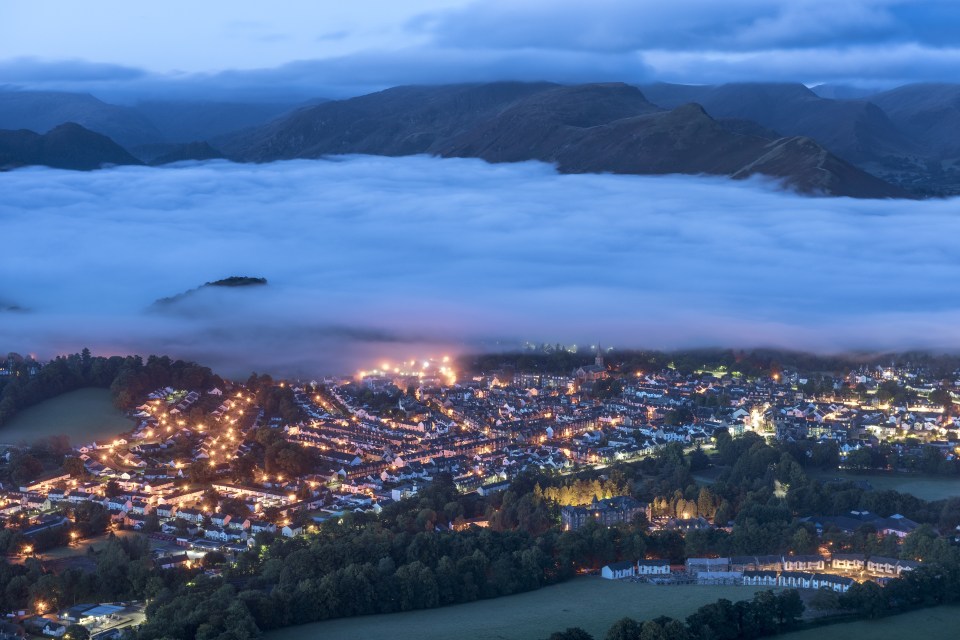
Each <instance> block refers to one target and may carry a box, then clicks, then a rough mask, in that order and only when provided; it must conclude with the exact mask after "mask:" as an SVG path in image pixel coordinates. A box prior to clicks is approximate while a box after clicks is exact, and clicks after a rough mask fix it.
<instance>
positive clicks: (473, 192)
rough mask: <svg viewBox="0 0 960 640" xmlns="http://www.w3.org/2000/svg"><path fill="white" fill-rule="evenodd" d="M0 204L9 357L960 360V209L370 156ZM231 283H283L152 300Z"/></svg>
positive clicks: (99, 184) (326, 367)
mask: <svg viewBox="0 0 960 640" xmlns="http://www.w3.org/2000/svg"><path fill="white" fill-rule="evenodd" d="M0 193H2V194H3V197H2V198H0V228H2V229H3V232H4V259H3V260H2V261H0V302H2V303H3V304H0V307H3V306H10V305H16V306H19V307H21V308H23V309H26V311H0V335H2V336H3V337H4V345H3V348H4V349H6V350H11V349H12V350H17V351H20V352H34V353H36V354H37V355H38V356H39V357H42V358H47V357H50V356H53V355H56V354H58V353H67V352H75V351H78V350H79V349H81V348H83V347H84V346H89V347H90V348H91V349H92V350H93V351H94V352H96V353H106V354H114V353H117V354H126V353H131V352H136V353H141V354H147V353H165V354H169V355H171V356H175V357H183V358H189V359H194V360H196V361H198V362H202V363H204V364H206V365H208V366H212V367H213V368H214V369H215V370H217V371H219V372H220V373H222V374H224V375H237V376H246V375H248V374H249V372H250V371H251V370H258V371H261V372H263V371H270V372H272V373H280V374H287V375H296V376H303V377H308V378H309V377H313V376H317V375H322V374H325V373H350V372H353V371H356V370H359V369H361V368H364V367H366V368H369V367H371V366H376V365H377V364H378V363H379V362H380V361H381V360H382V359H384V358H387V359H393V360H399V359H403V360H406V359H411V358H416V359H421V358H425V357H430V356H440V355H444V354H454V353H457V352H462V351H470V352H473V351H477V350H483V349H501V348H505V347H517V346H519V345H521V344H523V343H524V342H526V341H531V342H535V343H542V342H547V343H551V344H552V343H555V342H561V343H563V344H567V345H569V344H571V343H576V344H580V345H587V344H595V342H596V341H597V340H598V339H599V340H601V341H602V342H603V344H604V345H606V346H610V347H618V348H627V347H640V348H658V349H668V348H680V347H694V346H722V347H758V346H772V347H785V348H790V349H812V350H817V351H825V352H837V351H845V350H850V349H866V350H888V349H893V350H899V349H909V348H928V349H933V350H941V349H947V350H953V351H956V350H958V349H960V300H958V299H957V297H956V296H954V295H950V292H952V291H954V290H955V288H956V286H955V285H956V282H958V281H960V262H958V261H957V260H956V238H957V237H960V218H958V217H957V215H956V202H955V201H950V200H928V201H922V202H912V201H910V202H907V201H876V200H853V199H844V198H809V197H801V196H797V195H793V194H790V193H786V192H783V191H780V190H778V189H776V188H775V185H772V184H769V183H766V182H763V181H761V180H750V181H736V182H734V181H729V180H726V179H723V178H716V179H711V178H702V177H700V178H698V177H690V176H614V175H561V174H558V173H557V172H556V171H555V170H554V168H553V167H552V166H550V165H546V164H541V163H536V162H529V163H519V164H497V165H491V164H487V163H484V162H483V161H480V160H475V159H438V158H429V157H407V158H386V157H369V156H353V157H340V158H337V159H335V160H296V161H287V162H274V163H269V164H260V165H257V164H232V163H229V162H226V161H213V162H208V163H185V164H180V165H174V166H171V167H168V168H159V169H158V168H149V167H118V168H113V169H105V170H100V171H94V172H70V171H60V170H52V169H45V168H28V169H19V170H15V171H10V172H7V173H0ZM904 229H910V233H904ZM951 229H952V231H951ZM232 275H241V276H254V277H264V278H267V280H268V285H267V286H266V287H256V288H247V289H236V290H209V289H207V290H201V291H200V292H199V293H194V294H192V295H190V296H187V297H186V298H184V299H182V300H181V301H180V302H177V303H174V304H171V305H165V306H162V307H160V308H157V307H156V306H154V304H153V303H154V302H155V301H156V300H157V299H159V298H162V297H168V296H173V295H176V294H178V293H182V292H184V291H187V290H190V289H193V288H195V287H198V286H199V285H201V284H203V283H204V282H207V281H212V280H216V279H220V278H224V277H228V276H232Z"/></svg>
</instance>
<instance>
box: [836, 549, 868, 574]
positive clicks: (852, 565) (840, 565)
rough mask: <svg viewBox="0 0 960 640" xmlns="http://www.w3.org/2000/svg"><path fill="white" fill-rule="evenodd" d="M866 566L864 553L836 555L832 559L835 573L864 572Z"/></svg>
mask: <svg viewBox="0 0 960 640" xmlns="http://www.w3.org/2000/svg"><path fill="white" fill-rule="evenodd" d="M866 564H867V560H866V556H864V555H863V554H862V553H835V554H833V556H832V557H831V559H830V567H831V568H832V569H834V570H835V571H863V568H864V567H865V566H866Z"/></svg>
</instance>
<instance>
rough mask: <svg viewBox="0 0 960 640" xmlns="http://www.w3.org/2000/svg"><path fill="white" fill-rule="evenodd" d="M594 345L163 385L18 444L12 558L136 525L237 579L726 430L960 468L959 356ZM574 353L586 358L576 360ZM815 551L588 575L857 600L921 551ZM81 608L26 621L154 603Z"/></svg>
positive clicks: (681, 527) (2, 505)
mask: <svg viewBox="0 0 960 640" xmlns="http://www.w3.org/2000/svg"><path fill="white" fill-rule="evenodd" d="M588 354H589V355H588V358H589V359H587V358H585V357H584V356H583V354H582V353H581V354H580V355H579V356H578V355H577V354H576V353H575V352H574V351H573V350H572V349H566V348H559V347H558V348H556V349H554V348H547V349H540V350H538V351H537V352H536V353H535V354H534V355H535V357H534V358H533V359H534V360H535V361H536V362H537V363H538V364H537V365H536V366H530V367H525V366H523V364H522V363H520V362H519V361H521V360H523V359H522V358H520V359H518V361H517V362H514V361H511V359H510V358H509V357H507V356H503V357H490V358H488V360H489V362H490V363H492V364H493V366H492V367H490V368H489V369H486V368H484V367H485V366H486V365H484V364H483V359H481V360H480V361H479V362H476V361H475V362H472V363H471V362H470V360H469V358H457V359H454V358H450V357H447V356H443V357H436V358H426V359H411V360H407V361H404V362H382V363H377V366H375V367H373V368H370V369H366V370H363V371H359V372H356V373H354V374H352V375H349V376H344V377H328V378H323V379H320V380H309V381H303V380H282V381H275V380H273V379H272V378H270V377H269V376H257V375H256V374H254V375H253V376H251V378H250V379H249V380H247V381H245V382H239V381H228V380H224V379H221V378H219V377H215V378H211V377H210V376H194V378H195V379H196V380H197V384H195V385H193V386H185V385H180V386H175V385H166V386H162V387H156V388H151V389H148V390H147V391H146V392H145V393H142V394H141V395H140V396H138V397H135V398H130V399H129V400H130V404H131V406H130V408H129V410H128V412H127V414H128V416H129V417H130V418H131V422H130V424H131V428H130V429H129V430H128V431H126V432H124V433H118V434H116V436H115V437H113V438H112V439H109V440H103V441H95V442H82V441H81V442H76V443H70V445H69V447H66V448H65V450H64V451H62V454H63V456H62V460H63V463H62V466H60V467H58V468H50V465H49V464H45V463H44V460H43V459H42V456H40V455H35V451H34V449H35V448H36V445H33V446H31V445H29V444H25V443H8V444H6V445H3V451H2V456H3V457H2V461H3V463H4V466H3V467H0V470H2V471H3V473H4V474H5V477H6V478H7V480H6V481H4V482H3V485H2V492H0V517H2V518H3V521H4V529H3V531H2V533H3V534H4V535H5V537H4V538H3V546H4V547H5V548H6V551H7V554H8V561H10V562H13V563H23V562H26V561H28V560H31V559H33V558H40V559H42V558H44V553H45V552H46V551H47V550H49V549H53V548H56V547H58V546H66V547H69V546H70V545H77V544H79V543H81V542H83V540H84V539H86V538H92V537H95V536H102V535H111V536H113V535H117V534H120V535H126V536H130V535H134V536H141V537H143V538H146V539H147V540H149V546H150V553H151V558H152V562H153V563H154V565H155V567H157V568H158V569H162V570H166V569H177V568H201V569H203V570H205V571H206V572H207V573H209V574H211V575H217V574H219V573H220V572H222V571H223V568H224V567H225V566H228V565H229V564H230V562H232V561H233V560H234V559H236V558H238V557H239V556H240V555H241V554H243V553H244V552H245V551H247V550H249V549H254V550H256V549H258V548H260V547H261V546H263V545H268V544H270V542H271V541H272V540H274V539H277V538H280V539H294V538H297V537H301V536H305V535H310V534H311V533H314V532H317V531H318V530H320V529H321V528H322V527H323V526H324V525H325V524H326V523H331V522H332V523H339V522H342V521H343V520H344V518H345V517H347V516H350V517H353V518H356V517H373V518H376V517H377V515H378V514H380V513H381V512H382V511H383V510H384V509H385V508H387V507H388V506H389V505H391V504H394V503H398V502H402V501H404V500H408V499H410V498H413V497H415V496H418V494H419V493H421V492H423V491H424V490H425V488H427V487H429V486H430V484H431V483H432V482H433V481H434V479H435V478H437V477H438V476H441V475H442V476H444V477H446V478H450V479H451V480H452V483H453V485H454V486H455V488H456V490H457V491H458V492H459V493H461V494H465V495H469V494H473V495H476V496H481V497H484V496H486V497H489V496H495V495H496V494H498V493H501V492H504V491H506V490H508V489H509V488H510V486H511V483H512V482H514V481H515V480H516V479H517V478H518V477H521V476H523V475H524V474H531V473H534V474H541V475H544V476H545V477H548V476H549V477H570V478H574V477H577V475H578V474H582V473H583V472H585V471H590V472H594V473H600V474H603V472H604V470H607V469H613V468H615V467H616V466H617V465H620V464H630V463H635V462H640V461H643V460H646V459H650V458H655V457H656V456H658V455H659V453H660V452H663V451H665V450H667V449H672V450H679V451H681V452H683V454H684V455H687V456H690V458H691V460H698V461H699V463H698V468H700V469H701V470H702V471H704V472H705V473H707V474H709V470H710V467H711V466H713V461H714V458H715V456H716V451H717V450H718V446H719V444H718V441H719V440H721V439H726V440H727V441H729V440H730V439H734V440H736V439H741V438H746V437H747V436H749V437H752V438H757V439H761V440H763V441H765V442H770V443H779V444H780V445H782V446H791V445H795V444H797V443H812V444H816V445H817V447H818V449H817V451H818V452H827V454H826V455H829V456H834V458H835V469H837V471H838V472H840V471H856V470H862V471H867V470H875V471H876V470H883V471H886V472H890V473H907V472H910V473H919V472H922V473H925V474H933V475H935V474H941V475H952V474H955V473H956V472H957V470H958V468H960V467H958V460H957V450H958V444H960V419H958V418H957V417H956V416H955V415H954V411H953V410H952V409H953V404H952V403H953V401H954V400H957V399H960V370H958V369H953V370H950V371H947V372H944V371H943V370H940V369H936V370H935V369H934V368H933V367H932V366H931V365H930V363H929V362H921V363H916V364H914V363H911V362H907V361H901V362H899V363H891V364H889V365H877V364H871V365H860V366H855V367H849V368H847V369H846V370H845V371H844V372H843V375H842V376H838V377H833V376H831V375H828V374H825V373H822V372H815V371H803V370H800V369H798V368H796V367H791V366H786V365H782V366H781V365H779V364H776V363H773V364H770V363H767V366H764V367H760V368H756V367H755V370H754V371H750V372H745V371H740V370H737V369H736V365H735V364H720V365H718V364H716V363H715V362H714V363H706V362H705V363H704V367H701V368H696V369H694V368H692V367H688V366H687V367H679V366H677V364H676V363H674V362H671V361H668V360H663V362H660V361H659V360H657V359H656V358H651V359H648V361H644V360H643V359H642V358H641V359H638V358H637V357H636V356H635V355H633V354H621V353H618V352H616V351H613V350H609V349H608V350H604V349H603V348H602V347H601V346H599V345H597V346H594V347H592V348H591V349H589V351H588ZM83 357H84V358H88V356H87V355H86V354H85V355H84V356H83ZM528 359H529V358H528ZM55 362H57V361H55ZM151 362H153V361H151ZM568 362H572V363H574V364H573V366H568V367H567V368H565V369H564V368H562V367H563V366H565V365H564V363H568ZM166 363H167V365H166V366H174V365H169V360H167V361H166ZM544 363H547V364H546V365H545V364H544ZM149 365H150V363H148V367H149ZM51 366H54V365H53V364H42V363H39V362H37V361H35V360H33V359H31V358H22V357H20V356H16V355H15V354H11V355H10V356H9V357H8V358H7V359H6V360H2V361H0V381H3V380H7V381H10V380H12V379H14V378H16V379H19V380H29V379H31V378H35V377H39V376H42V375H43V371H44V369H46V368H47V367H51ZM57 366H61V365H57ZM63 366H66V365H63ZM708 366H712V367H713V368H707V367H708ZM684 368H686V369H687V370H686V371H684V370H683V369H684ZM941 369H942V367H941ZM189 377H190V376H186V375H184V376H183V378H184V379H186V378H189ZM211 381H212V382H211ZM2 433H3V431H2V429H0V440H3V437H2ZM61 445H62V443H61ZM691 469H694V465H693V463H691ZM600 478H601V479H603V478H606V476H604V475H600ZM708 481H709V479H708ZM784 484H785V483H784ZM593 486H594V487H602V486H603V485H600V484H594V485H593ZM706 486H708V484H707V485H706ZM778 486H779V481H778ZM539 490H540V489H539V485H538V491H539ZM782 490H783V491H784V492H786V491H788V487H786V486H784V487H783V488H782ZM548 491H549V490H545V495H547V492H548ZM548 497H552V498H553V502H554V503H556V504H557V505H558V506H559V507H560V511H559V516H560V517H559V519H558V521H557V523H556V524H558V525H559V526H560V528H561V530H562V531H576V530H577V529H580V528H581V527H584V526H586V525H587V524H588V523H599V524H601V525H603V526H608V527H609V526H612V525H614V524H617V523H631V522H635V521H637V518H638V517H639V518H640V520H641V521H642V522H644V523H645V526H647V527H649V528H650V530H651V531H658V530H659V531H665V532H667V531H669V532H676V533H678V534H680V535H681V536H684V535H689V533H690V532H700V533H703V532H705V531H711V530H717V531H731V530H732V528H733V527H734V526H735V525H734V523H733V517H732V516H733V514H729V513H728V514H724V513H722V511H723V508H722V506H720V505H718V504H717V502H711V501H710V499H709V498H708V499H707V500H706V503H704V501H703V500H700V501H694V500H683V499H681V500H679V501H678V500H676V499H674V500H671V499H670V497H669V496H650V497H649V501H647V502H642V501H639V500H637V499H636V498H634V497H631V496H629V495H615V494H612V493H611V491H610V490H608V489H600V490H599V492H594V493H592V494H590V492H589V491H586V492H577V495H573V493H572V492H568V494H567V495H560V493H559V492H558V491H556V490H555V491H554V493H553V494H549V495H548ZM701 497H702V492H701ZM461 511H462V509H461ZM471 515H472V516H473V517H471ZM800 519H801V520H802V521H803V522H804V523H806V525H808V526H809V527H812V529H811V530H814V531H816V533H817V535H818V536H821V537H822V536H823V534H824V532H826V531H834V532H836V531H840V532H846V533H849V534H853V533H854V532H856V531H858V530H860V529H861V527H863V526H864V525H869V526H871V527H873V530H874V531H876V532H877V535H878V536H879V537H881V538H883V537H889V538H890V539H892V540H894V543H893V544H896V541H898V540H902V539H903V538H905V537H906V536H908V535H910V534H911V533H913V532H914V531H915V530H917V529H918V528H919V527H920V526H921V525H920V524H918V523H917V522H915V521H913V520H911V519H910V518H907V517H905V516H904V515H902V514H898V513H891V514H884V515H883V516H881V515H877V514H875V513H871V512H868V511H853V512H851V513H847V514H841V515H836V514H834V515H825V514H822V513H805V514H801V518H800ZM101 521H102V524H97V522H101ZM434 526H435V527H437V528H444V529H449V530H450V531H461V530H465V529H468V528H471V527H478V528H484V527H490V526H491V522H490V518H489V517H485V516H479V517H478V516H476V514H466V513H462V512H458V511H457V510H456V509H454V510H452V511H451V512H450V513H447V514H444V515H443V516H442V517H438V518H437V519H436V522H435V525H434ZM940 533H941V534H944V535H953V533H955V532H950V531H941V532H940ZM810 546H811V547H816V548H817V549H818V552H817V553H815V554H778V555H774V556H771V555H768V554H763V553H761V551H760V550H756V551H754V552H753V555H747V556H730V557H715V556H711V557H686V558H683V559H681V560H682V561H681V562H680V563H677V562H676V560H677V558H672V559H671V558H669V557H656V556H655V555H653V556H651V554H650V553H649V552H648V553H647V554H646V556H645V557H638V558H631V559H624V560H621V561H618V562H610V563H606V564H604V565H603V566H593V567H583V571H591V572H592V571H595V572H599V573H600V574H601V575H602V576H603V577H605V578H613V579H628V580H643V581H648V582H652V583H654V584H685V583H700V584H743V585H759V586H763V585H766V586H771V587H790V588H800V589H821V588H826V589H829V590H831V591H835V592H839V593H843V592H846V591H848V590H849V589H850V587H851V585H853V584H855V583H858V582H865V581H873V582H876V583H878V584H881V585H882V584H884V583H886V582H887V581H888V580H890V579H891V578H896V577H898V576H900V575H902V574H903V573H904V572H909V571H912V570H914V569H916V568H917V567H918V566H920V562H918V561H912V560H906V559H899V558H897V557H887V556H885V555H881V554H869V555H868V554H863V553H840V552H838V553H831V552H830V549H829V545H828V544H827V542H826V541H825V540H823V539H821V540H820V541H819V542H817V541H814V542H813V544H811V545H810ZM895 551H896V548H895V547H890V552H891V553H893V554H894V555H895ZM65 604H68V603H63V602H60V603H56V604H54V603H50V602H46V601H45V600H40V601H34V602H33V603H32V607H28V608H25V609H21V610H15V611H12V612H10V616H11V618H12V619H17V620H21V621H24V623H25V625H26V626H27V628H29V629H33V630H34V632H37V633H42V634H45V635H53V636H62V635H63V634H64V633H65V631H66V628H67V627H68V626H69V625H70V624H71V622H76V621H77V620H82V621H83V623H84V624H85V625H87V626H89V627H90V629H93V630H97V631H98V633H99V634H100V635H98V636H96V637H114V636H112V635H109V634H111V633H112V634H115V635H116V636H117V637H118V636H119V632H120V630H121V629H122V628H123V625H111V624H110V623H109V621H110V620H111V619H113V620H121V619H122V620H124V621H125V623H127V624H130V625H133V624H137V623H139V621H141V620H142V617H143V616H142V614H139V615H138V614H137V613H136V607H134V608H133V609H132V611H134V612H135V613H133V614H129V615H126V617H123V616H124V614H123V613H122V612H123V611H131V609H130V608H129V607H128V606H127V604H129V603H125V604H117V603H90V604H89V605H88V606H87V609H86V612H84V611H81V609H83V607H80V608H79V609H78V608H77V607H76V606H72V607H68V606H63V605H65ZM74 604H75V603H74ZM57 611H59V612H60V613H61V618H59V619H58V618H57V616H56V615H55V614H56V613H57ZM62 616H66V617H62ZM71 616H72V617H71ZM111 616H113V618H111Z"/></svg>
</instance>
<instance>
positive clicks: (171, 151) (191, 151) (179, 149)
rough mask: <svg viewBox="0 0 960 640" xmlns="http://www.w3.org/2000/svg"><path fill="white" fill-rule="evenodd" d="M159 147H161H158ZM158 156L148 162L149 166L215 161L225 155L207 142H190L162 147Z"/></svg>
mask: <svg viewBox="0 0 960 640" xmlns="http://www.w3.org/2000/svg"><path fill="white" fill-rule="evenodd" d="M158 146H159V145H158ZM162 147H163V149H162V151H161V152H160V153H159V154H158V155H155V156H153V157H152V158H150V159H149V160H147V162H148V164H151V165H153V166H159V165H162V164H170V163H172V162H182V161H184V160H215V159H217V158H222V157H223V154H222V153H220V152H219V151H217V150H216V149H214V148H213V147H211V146H210V144H209V143H207V142H188V143H186V144H173V145H162Z"/></svg>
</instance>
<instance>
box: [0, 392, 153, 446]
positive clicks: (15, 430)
mask: <svg viewBox="0 0 960 640" xmlns="http://www.w3.org/2000/svg"><path fill="white" fill-rule="evenodd" d="M133 426H134V424H133V422H132V421H130V420H129V419H128V418H127V417H126V416H124V415H123V413H122V412H120V411H119V410H117V408H116V407H114V406H113V399H112V398H111V396H110V392H109V391H108V390H107V389H78V390H77V391H71V392H69V393H65V394H63V395H61V396H57V397H56V398H51V399H50V400H46V401H44V402H41V403H40V404H38V405H35V406H33V407H30V408H29V409H24V410H23V411H21V412H20V413H19V414H17V415H16V416H15V417H14V418H13V420H11V421H10V422H8V423H7V424H5V425H4V426H2V427H0V442H2V443H5V444H19V443H21V442H33V441H36V440H39V439H41V438H45V437H47V436H59V435H66V436H69V438H70V442H72V443H73V444H82V443H85V442H90V441H91V440H107V439H110V438H114V437H116V435H117V434H118V433H122V432H124V431H129V430H130V429H131V428H133Z"/></svg>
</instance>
